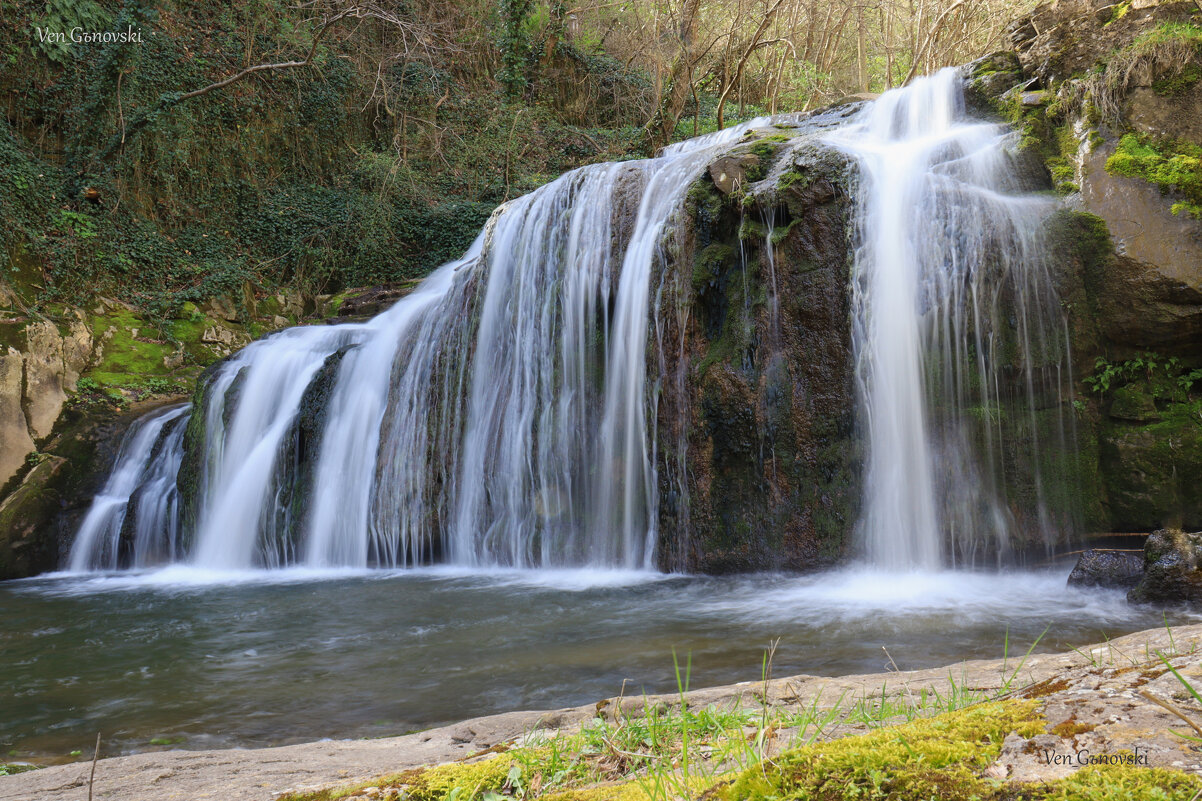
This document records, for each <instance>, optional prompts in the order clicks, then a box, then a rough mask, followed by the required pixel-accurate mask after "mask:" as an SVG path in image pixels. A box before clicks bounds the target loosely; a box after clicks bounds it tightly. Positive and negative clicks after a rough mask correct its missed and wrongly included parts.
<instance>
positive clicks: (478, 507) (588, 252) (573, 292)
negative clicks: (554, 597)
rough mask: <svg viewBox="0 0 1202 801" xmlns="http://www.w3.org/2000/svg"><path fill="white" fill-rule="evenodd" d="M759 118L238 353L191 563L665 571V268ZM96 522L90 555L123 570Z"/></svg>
mask: <svg viewBox="0 0 1202 801" xmlns="http://www.w3.org/2000/svg"><path fill="white" fill-rule="evenodd" d="M762 122H763V121H762V120H758V121H754V122H753V123H749V124H747V125H744V126H739V127H735V128H730V129H727V130H724V131H721V132H719V133H717V134H713V135H710V136H706V137H700V138H698V139H694V140H691V141H688V142H684V143H681V144H678V145H673V146H671V147H669V148H667V149H666V150H665V151H664V152H663V154H662V155H660V156H659V157H657V158H655V159H650V160H645V161H638V162H625V163H614V164H601V165H595V166H591V167H585V168H582V169H579V170H576V171H573V172H570V173H567V174H565V175H564V176H562V177H560V178H559V179H557V180H555V181H553V182H551V183H550V184H548V185H546V186H544V187H542V188H541V189H539V190H537V191H535V192H533V193H531V194H529V195H526V196H524V197H520V198H517V199H515V200H513V201H510V202H509V203H507V204H505V206H503V207H502V208H501V209H499V210H498V211H497V212H496V213H495V214H494V215H493V217H492V219H491V220H490V221H489V224H488V225H487V227H486V228H485V231H484V232H483V233H482V234H481V236H480V238H479V239H478V240H477V241H476V243H475V244H474V245H473V247H472V248H471V249H470V250H469V252H468V253H467V254H466V255H464V256H463V258H461V259H459V260H458V261H456V262H452V263H450V264H447V265H444V266H443V267H441V268H440V269H439V270H437V271H436V272H435V273H434V274H432V275H431V276H430V277H429V278H428V279H427V280H426V281H424V282H423V283H422V284H421V286H420V287H419V288H418V289H417V290H416V291H415V292H413V293H412V294H411V295H409V296H408V297H406V298H404V299H403V300H402V301H400V302H398V303H397V304H396V305H395V306H393V307H392V308H391V309H389V310H388V311H386V312H384V313H383V314H381V315H379V316H378V317H376V318H374V319H372V320H370V321H368V322H366V323H361V324H344V325H337V326H310V327H303V328H293V329H289V330H286V331H282V332H280V333H278V334H275V335H272V336H270V337H268V338H265V339H263V340H260V341H258V342H255V343H253V344H252V345H250V346H249V347H247V348H245V349H244V350H243V351H241V352H240V353H238V354H237V355H236V356H234V357H233V358H231V359H229V360H227V361H226V362H224V363H222V364H221V365H220V366H219V367H218V368H216V372H215V373H214V374H213V375H212V376H210V377H209V379H208V381H207V383H206V384H205V386H204V388H203V395H204V400H203V402H202V404H201V407H202V408H199V409H197V410H196V412H195V414H194V419H193V423H194V424H196V423H199V424H200V425H192V426H190V427H189V430H190V431H191V430H192V429H194V428H195V429H199V430H200V432H201V436H200V437H196V438H193V439H187V438H184V437H183V436H182V434H181V436H180V437H179V438H177V439H175V440H172V448H171V449H170V455H171V458H174V459H175V460H176V464H181V463H182V467H181V468H180V483H181V485H185V486H187V487H189V490H190V492H189V493H188V497H189V498H191V499H192V500H191V501H190V502H186V503H185V504H184V505H183V506H184V508H183V509H181V510H180V514H179V516H180V517H182V518H183V520H182V521H175V522H173V523H172V525H173V526H175V525H182V526H183V528H184V529H185V530H186V531H188V532H194V533H193V534H191V542H190V547H189V548H188V553H187V556H186V559H187V561H189V562H190V563H192V564H194V565H197V566H201V567H205V568H216V569H245V568H251V567H278V566H283V565H291V564H303V565H307V566H312V567H330V566H351V567H362V566H367V565H375V566H386V567H389V566H407V565H413V564H419V563H425V562H430V561H435V560H437V561H442V562H448V563H452V564H459V565H469V566H476V565H485V566H487V565H503V566H513V567H541V566H604V567H615V568H626V569H649V568H651V567H653V565H654V562H653V559H654V552H655V544H656V517H657V513H656V503H657V495H656V482H657V479H656V467H655V455H654V451H653V447H654V446H653V442H654V429H653V425H654V423H653V421H654V410H653V403H654V398H653V397H652V395H653V392H651V391H649V389H648V386H647V384H648V382H647V375H646V372H647V349H648V347H649V343H648V330H649V327H650V324H651V316H652V308H651V295H652V291H651V287H650V278H651V274H652V270H653V267H654V265H655V264H656V262H657V259H662V258H663V254H662V252H661V249H662V247H663V245H664V242H665V238H666V237H670V236H671V229H670V228H669V227H668V223H669V222H670V220H671V219H672V216H673V214H675V213H676V212H677V211H678V209H679V208H680V207H681V201H682V198H683V196H684V193H685V190H686V189H687V187H688V185H689V182H690V181H691V180H693V179H694V178H695V177H696V176H697V175H698V174H699V173H700V172H701V171H702V170H703V169H704V167H705V165H706V164H707V163H708V162H709V160H710V158H711V157H712V155H713V154H714V153H715V152H716V151H717V150H718V149H719V148H721V147H722V146H723V145H726V144H729V143H730V142H732V141H735V140H737V139H738V138H739V137H740V136H742V134H743V132H744V131H745V130H746V129H747V128H748V127H750V125H752V124H756V123H762ZM649 407H652V410H651V411H650V412H649V411H648V410H649ZM180 414H182V413H180ZM139 436H141V435H139ZM185 439H187V441H186V442H185ZM143 466H144V465H143V463H142V462H138V461H136V460H135V459H133V458H132V457H131V458H129V459H124V460H119V464H118V467H117V468H116V472H115V474H114V479H113V480H114V481H116V480H117V478H116V476H117V475H118V474H120V475H121V476H123V478H122V479H121V480H122V481H123V482H126V483H131V482H132V485H133V486H132V488H131V490H130V491H131V492H132V491H136V488H137V487H138V486H141V484H142V483H143V482H144V480H147V476H148V474H147V473H146V472H145V470H144V469H143ZM127 473H128V474H129V475H128V481H126V478H125V476H126V474H127ZM123 487H124V484H122V489H121V490H120V492H125V489H124V488H123ZM114 492H117V491H116V490H114ZM117 494H120V493H117ZM103 497H104V496H102V497H101V498H98V499H97V504H102V503H107V501H103ZM100 515H101V513H100V512H99V511H97V510H94V511H93V516H97V517H98V519H99V516H100ZM90 519H91V518H89V520H90ZM89 525H90V524H89ZM96 525H97V526H98V525H100V524H99V523H98V524H96ZM85 529H86V531H85V532H83V533H81V536H79V537H78V538H77V540H76V544H75V546H74V548H73V552H72V556H71V560H70V564H71V567H72V569H85V568H94V569H95V568H101V569H109V568H112V567H114V566H116V564H115V561H114V557H112V556H110V555H107V554H109V552H110V551H114V549H115V546H112V547H110V546H104V547H106V548H108V549H109V550H108V551H105V550H103V549H102V548H101V547H100V546H98V544H97V543H99V542H100V540H102V539H104V537H101V536H100V535H99V534H93V533H88V532H90V531H91V529H89V528H88V527H87V526H85ZM110 529H111V526H110ZM110 529H105V531H108V532H109V533H108V534H107V535H105V536H106V537H107V539H106V540H105V542H109V541H113V539H114V537H116V536H119V531H118V533H117V534H113V532H112V530H110ZM118 529H119V525H118ZM85 533H86V536H85V535H84V534H85ZM139 541H141V539H140V540H139ZM147 547H149V546H147ZM114 552H115V551H114ZM135 561H136V559H135Z"/></svg>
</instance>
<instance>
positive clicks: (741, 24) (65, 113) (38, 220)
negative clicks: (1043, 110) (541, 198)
mask: <svg viewBox="0 0 1202 801" xmlns="http://www.w3.org/2000/svg"><path fill="white" fill-rule="evenodd" d="M1029 5H1031V3H1029V2H1026V0H973V1H972V2H967V1H966V0H824V1H823V2H817V0H666V1H665V0H631V1H630V2H610V1H608V0H583V1H582V2H579V3H575V2H565V0H454V1H453V2H446V0H398V1H396V2H381V3H374V2H366V3H362V2H347V1H346V0H300V1H299V2H296V3H289V2H284V0H251V2H246V3H237V4H221V3H209V2H135V1H133V0H131V1H130V2H112V1H111V0H48V1H46V2H42V0H17V2H0V60H2V63H3V65H4V66H3V70H0V99H2V103H3V115H0V185H2V186H3V190H2V191H0V207H2V209H3V211H2V216H3V219H4V225H3V226H0V266H3V267H4V268H5V269H7V270H8V276H7V277H8V278H9V283H10V285H13V286H15V287H16V288H17V289H18V290H19V291H20V293H21V295H22V296H23V298H24V301H23V302H24V303H25V304H27V305H28V306H29V307H30V310H34V311H36V310H37V309H38V308H43V309H51V308H53V307H54V306H56V305H58V304H65V303H80V302H84V301H85V300H86V299H87V298H89V297H91V296H92V295H94V294H96V293H98V292H103V293H108V294H115V295H117V296H119V297H120V298H121V299H122V300H124V301H126V302H128V303H130V304H132V305H134V306H135V307H137V308H139V309H141V310H142V311H143V312H144V313H147V314H148V315H149V316H150V317H152V318H157V319H160V320H164V319H167V318H168V317H169V316H170V315H172V314H174V313H176V312H177V311H178V309H179V307H180V306H181V304H183V303H185V302H188V301H196V302H199V301H201V300H204V299H206V298H211V297H214V296H218V295H225V296H229V297H233V298H235V299H238V298H251V299H253V297H254V296H255V295H256V294H262V293H263V292H268V291H272V290H273V289H275V288H278V287H281V286H289V287H292V288H296V289H301V290H303V291H305V292H309V293H318V292H334V291H338V290H340V289H342V288H345V287H348V286H363V285H370V284H378V283H384V282H393V281H400V280H405V279H410V278H415V277H419V276H421V275H424V274H425V273H426V272H428V271H429V270H430V269H431V268H432V267H434V266H435V265H437V264H439V263H441V262H443V261H445V260H447V259H449V258H452V257H454V256H456V255H458V254H459V253H460V252H462V251H463V250H464V248H465V247H466V246H467V245H468V244H469V243H470V241H471V240H472V238H473V237H474V236H475V235H476V233H477V231H478V230H479V229H480V227H481V225H482V224H483V223H484V221H485V220H486V219H487V217H488V215H489V213H490V212H491V211H492V210H493V209H494V208H495V207H496V206H497V205H498V204H499V203H502V202H504V201H505V200H506V199H507V198H511V197H514V196H516V195H518V194H521V193H524V192H527V191H529V190H531V189H533V188H535V187H536V186H538V185H539V184H541V183H544V182H546V181H548V180H550V179H552V178H554V177H555V176H557V175H559V174H560V173H562V172H563V171H565V170H567V169H570V168H572V167H575V166H579V165H581V164H584V163H588V162H592V161H599V160H611V159H622V158H636V157H640V156H644V155H648V154H649V153H652V152H654V150H655V149H656V148H658V147H661V146H663V145H664V144H667V143H668V142H671V141H675V140H679V139H682V138H687V137H690V136H693V135H695V134H698V133H704V132H707V131H712V130H715V129H716V128H719V127H723V126H729V125H731V124H734V123H735V122H737V121H739V120H744V119H747V118H749V117H752V116H755V115H759V114H763V113H773V112H784V111H798V110H805V109H811V108H815V107H818V106H821V105H822V104H824V103H828V102H831V101H834V100H837V99H839V98H841V97H843V96H846V95H848V94H852V93H857V92H878V91H881V90H884V89H886V88H888V87H890V86H896V85H899V84H901V83H904V82H905V81H906V80H907V79H909V78H910V77H912V76H913V75H915V74H920V73H925V72H928V71H930V70H932V69H935V68H938V67H940V66H944V65H948V64H956V63H961V62H964V61H967V60H969V59H971V58H973V57H975V56H977V55H979V54H982V53H984V52H987V51H989V50H990V49H991V48H994V47H995V46H997V45H998V44H999V43H1000V37H1001V36H1002V35H1003V34H1004V31H1003V25H1004V23H1005V21H1006V20H1009V19H1012V18H1014V17H1015V16H1016V14H1018V13H1019V12H1021V11H1022V10H1023V9H1024V7H1026V6H1029ZM76 27H79V28H82V29H83V30H85V31H106V30H107V31H127V30H133V31H138V32H141V41H140V42H138V41H134V42H116V43H109V44H92V43H82V44H70V43H68V44H64V43H55V42H51V41H43V36H42V32H44V31H47V30H49V31H67V32H69V31H70V30H71V29H72V28H76Z"/></svg>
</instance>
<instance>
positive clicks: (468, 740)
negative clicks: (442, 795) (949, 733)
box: [0, 625, 1202, 801]
mask: <svg viewBox="0 0 1202 801" xmlns="http://www.w3.org/2000/svg"><path fill="white" fill-rule="evenodd" d="M1054 636H1055V634H1054V632H1052V633H1049V637H1050V638H1051V637H1054ZM1157 652H1161V653H1164V654H1165V655H1174V654H1175V656H1171V662H1172V664H1173V665H1174V667H1175V668H1176V669H1177V671H1178V672H1180V673H1181V674H1182V676H1183V677H1184V678H1185V679H1186V680H1188V681H1189V682H1190V683H1191V684H1192V685H1193V686H1194V687H1195V688H1202V625H1193V626H1184V627H1179V628H1176V629H1172V630H1169V629H1151V630H1148V631H1144V632H1137V633H1135V634H1131V635H1128V636H1125V637H1121V638H1119V639H1116V640H1111V641H1107V642H1105V643H1102V644H1099V645H1094V646H1091V647H1088V648H1079V649H1074V650H1070V651H1068V652H1065V653H1059V654H1036V655H1032V656H1030V657H1027V658H1026V659H1023V658H1022V657H1021V655H1019V656H1018V657H1016V656H1013V655H1012V656H1010V657H1009V658H1007V659H993V660H974V661H970V662H962V663H959V664H955V665H949V666H945V667H941V668H933V669H928V670H914V671H898V672H891V673H878V674H868V675H854V676H841V677H834V678H828V677H819V676H808V675H799V676H792V677H788V678H781V679H774V680H772V681H770V682H768V683H767V685H765V684H764V683H763V682H759V681H756V682H744V683H740V684H734V685H728V686H724V687H714V688H709V689H704V690H696V691H693V692H691V693H689V694H688V696H687V701H688V703H689V705H690V706H694V707H695V706H705V705H707V704H715V705H747V706H755V707H758V706H759V705H760V704H761V703H762V702H763V700H765V699H766V700H767V702H768V703H769V704H771V705H774V706H798V707H809V706H811V705H813V704H815V703H816V704H817V705H818V706H820V707H821V706H833V705H835V704H836V703H837V702H838V699H839V698H840V697H843V698H851V699H859V698H873V697H879V696H880V694H881V692H882V688H883V687H888V688H889V689H888V693H889V695H890V697H893V696H894V694H895V693H901V694H911V693H912V694H918V693H921V691H922V690H923V689H938V690H941V691H942V690H944V689H946V688H947V686H948V682H949V678H950V679H951V680H953V681H954V682H955V683H956V684H957V685H959V686H967V687H972V688H973V689H974V690H983V691H987V692H990V691H991V692H996V693H1003V692H1004V691H1005V690H1006V689H1007V688H1009V689H1010V690H1011V691H1010V693H1009V695H1010V696H1012V697H1018V698H1023V697H1027V698H1033V699H1038V700H1039V701H1040V703H1041V708H1042V714H1043V716H1044V717H1045V718H1046V719H1047V721H1048V732H1047V733H1046V734H1041V735H1037V736H1035V737H1032V738H1023V737H1020V736H1018V735H1013V736H1012V737H1011V738H1009V739H1008V740H1007V742H1006V745H1005V747H1004V748H1003V751H1002V755H1001V757H1000V758H999V759H998V760H997V762H996V763H995V764H994V765H993V766H991V768H990V769H989V775H991V776H994V777H996V778H998V779H1006V780H1012V781H1043V780H1048V779H1053V778H1056V777H1059V776H1061V775H1064V773H1065V772H1069V771H1072V770H1075V769H1078V768H1079V767H1080V766H1081V765H1082V764H1088V758H1089V757H1090V756H1094V757H1098V756H1106V755H1114V754H1118V753H1119V752H1123V751H1125V752H1130V753H1132V754H1135V755H1138V756H1140V757H1141V759H1140V762H1139V764H1141V765H1147V766H1150V767H1163V768H1172V769H1176V770H1181V771H1185V772H1188V773H1193V774H1195V775H1202V752H1200V751H1198V750H1195V745H1194V744H1193V743H1192V742H1191V741H1189V740H1187V739H1183V738H1182V737H1180V736H1178V734H1175V733H1174V732H1184V733H1187V734H1193V732H1191V731H1190V726H1189V724H1188V723H1187V722H1186V721H1185V720H1183V719H1182V718H1181V717H1180V716H1179V714H1178V713H1181V714H1184V715H1185V716H1186V717H1187V718H1190V719H1192V720H1193V721H1194V722H1195V723H1196V724H1199V725H1202V708H1199V706H1198V704H1197V703H1196V702H1195V701H1193V700H1192V699H1190V698H1189V696H1188V694H1187V693H1186V691H1185V688H1184V685H1183V684H1182V683H1181V682H1180V680H1178V679H1177V677H1176V676H1175V675H1173V673H1172V672H1171V671H1170V670H1169V669H1168V668H1167V667H1166V666H1165V665H1164V663H1163V662H1162V661H1161V660H1160V659H1159V657H1158V656H1157ZM678 702H679V698H678V697H677V696H676V695H662V696H651V697H649V698H644V697H642V696H639V697H638V698H625V699H621V698H611V699H601V700H600V701H599V702H598V703H597V704H590V705H586V706H580V707H575V708H570V709H560V710H554V711H536V712H513V713H508V714H503V715H493V716H489V717H484V718H476V719H473V720H468V721H465V722H462V723H458V724H455V725H451V726H444V727H441V728H437V729H430V730H428V731H425V732H419V733H416V734H409V735H405V736H403V737H392V738H386V739H378V740H349V741H347V740H344V741H325V742H316V743H306V744H302V745H292V746H285V747H279V748H263V749H253V750H242V749H229V750H220V751H165V752H157V753H147V754H135V755H132V756H123V757H115V758H110V759H101V760H100V761H99V762H98V763H97V767H96V780H95V785H94V787H93V798H94V799H97V801H103V800H104V799H122V801H142V800H143V799H145V800H146V801H151V800H152V799H154V800H155V801H158V800H159V799H218V798H220V799H230V798H237V799H246V800H247V801H258V800H259V799H261V800H262V801H271V799H274V798H276V797H277V796H278V795H280V794H281V793H284V792H287V791H295V790H302V789H309V788H317V787H322V786H328V785H332V784H344V783H346V784H349V783H352V782H356V781H364V780H366V779H369V778H371V777H373V776H377V775H380V774H383V773H389V772H395V771H399V770H404V769H407V768H412V767H417V766H420V765H435V764H441V763H446V762H452V761H459V760H465V759H470V758H472V757H473V756H475V755H479V754H481V753H482V752H488V751H489V749H491V748H492V747H493V746H497V745H499V744H502V743H508V742H512V741H515V740H520V739H522V738H524V737H525V736H527V735H528V734H530V733H531V732H533V731H535V730H539V729H541V730H544V731H553V730H557V729H558V730H563V731H570V730H574V729H576V728H577V727H579V726H580V725H581V724H582V723H584V722H585V721H587V720H589V719H591V718H593V717H595V716H596V715H597V714H598V712H599V710H600V711H601V713H602V714H612V713H613V710H614V709H616V708H618V707H621V708H622V709H623V710H624V711H625V712H626V713H628V714H633V713H635V712H636V711H638V710H641V709H642V707H643V705H644V703H651V704H667V705H671V704H675V703H678ZM1173 710H1176V711H1173ZM857 731H862V728H860V727H856V726H835V727H832V728H831V729H830V730H829V731H827V732H825V733H824V736H826V737H838V736H842V735H846V734H854V733H856V732H857ZM1083 752H1084V753H1085V754H1086V756H1085V761H1082V759H1080V758H1079V755H1080V754H1081V753H1083ZM1048 753H1053V754H1056V755H1060V756H1062V757H1064V758H1063V759H1061V760H1049V759H1047V758H1046V754H1048ZM90 769H91V764H90V763H87V762H80V763H75V764H71V765H62V766H57V767H50V768H44V769H42V770H36V771H31V772H28V773H22V774H18V775H15V776H9V777H4V778H0V801H83V799H86V798H87V797H88V774H89V771H90Z"/></svg>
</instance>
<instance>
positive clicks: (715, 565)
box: [657, 133, 859, 572]
mask: <svg viewBox="0 0 1202 801" xmlns="http://www.w3.org/2000/svg"><path fill="white" fill-rule="evenodd" d="M788 138H789V137H787V136H785V135H782V134H776V133H774V134H772V135H769V136H764V137H760V138H759V139H758V140H756V141H753V142H749V143H744V144H742V145H740V146H738V152H744V151H746V152H747V153H750V154H752V155H754V156H755V157H756V158H757V159H759V160H761V162H762V163H768V164H770V165H771V167H770V174H768V175H766V176H765V177H766V178H769V179H770V180H764V181H763V182H762V183H761V184H759V185H757V193H756V195H752V194H748V193H736V192H731V193H729V194H724V192H723V191H722V190H723V188H722V187H721V186H719V185H717V182H718V180H719V179H720V178H721V175H723V174H726V175H727V176H728V177H729V169H731V168H730V167H729V165H727V166H726V167H723V168H722V169H721V170H717V173H718V174H717V175H715V169H711V170H710V171H709V173H708V174H707V175H706V177H704V178H703V179H701V180H700V181H699V182H698V183H697V184H695V185H694V186H693V187H692V188H691V189H690V191H689V193H688V201H687V208H686V214H687V216H688V219H687V221H686V223H685V224H684V226H683V227H682V231H681V237H680V239H681V241H680V248H679V253H680V256H679V259H678V262H677V263H675V264H671V265H669V266H668V274H667V279H666V280H667V282H668V284H669V285H672V286H675V287H676V288H677V289H676V296H675V298H673V302H674V305H675V306H676V308H678V309H683V310H687V311H686V312H684V313H679V314H677V315H676V316H673V315H671V314H668V315H666V317H667V319H666V320H665V324H666V326H667V330H666V331H665V333H664V336H663V339H664V341H665V342H683V348H682V349H680V350H676V349H675V348H670V349H666V350H665V353H664V359H665V365H664V367H665V370H666V373H665V376H666V378H665V380H664V381H663V382H662V384H663V391H662V393H661V396H660V400H659V404H658V413H659V421H658V425H657V430H658V432H659V437H660V444H659V449H658V450H659V453H660V454H661V460H662V462H663V464H662V466H661V470H660V498H661V503H660V520H659V526H660V546H661V553H660V563H661V564H662V565H663V566H664V567H666V568H670V569H686V570H695V571H704V572H732V571H742V570H771V569H782V568H787V569H795V570H808V569H814V568H816V567H819V566H821V565H825V564H829V563H830V562H832V561H833V560H834V559H836V558H837V557H839V556H840V555H842V554H844V552H845V548H846V545H847V542H848V540H849V539H850V531H851V526H852V525H853V523H854V520H855V507H856V504H857V502H858V497H859V488H858V485H857V482H856V477H855V475H856V471H857V469H858V468H857V467H856V464H857V458H856V445H855V440H854V433H853V427H852V415H853V409H854V405H855V398H854V393H853V389H852V378H851V376H852V372H851V371H852V366H851V342H850V323H849V306H848V302H849V301H848V295H847V279H848V271H849V257H850V254H849V248H848V234H849V232H848V227H847V226H848V215H849V210H850V199H849V196H848V192H847V190H846V189H845V187H846V185H847V179H848V172H849V170H848V162H847V159H846V157H845V156H843V155H842V154H840V153H837V152H835V151H832V150H830V149H829V148H826V147H824V146H822V145H821V144H819V143H817V142H816V141H810V140H808V139H806V138H805V136H804V134H803V135H802V137H801V138H794V139H792V140H791V141H790V143H789V144H788V145H786V144H785V143H784V142H783V141H781V140H784V139H788ZM814 139H815V140H816V137H815V138H814ZM784 152H788V153H789V156H788V157H787V161H786V157H785V156H783V155H782V154H783V153H784ZM715 163H716V164H725V162H723V160H722V159H719V160H718V161H717V162H715ZM769 185H771V188H770V189H769V188H767V187H768V186H769Z"/></svg>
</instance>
